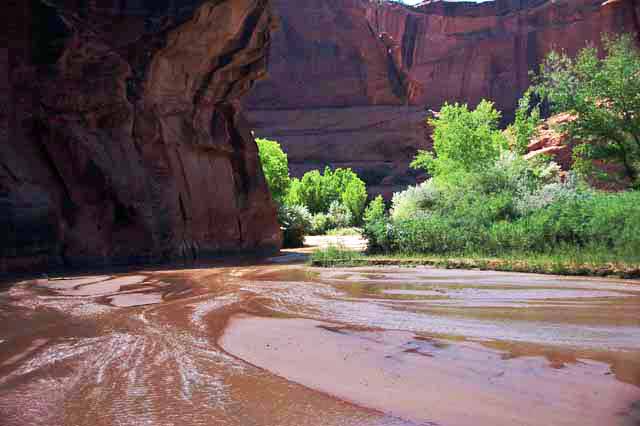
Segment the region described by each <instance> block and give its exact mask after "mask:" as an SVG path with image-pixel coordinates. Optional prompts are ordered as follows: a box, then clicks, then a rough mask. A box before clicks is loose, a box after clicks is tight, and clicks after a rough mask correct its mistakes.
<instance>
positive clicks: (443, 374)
mask: <svg viewBox="0 0 640 426" xmlns="http://www.w3.org/2000/svg"><path fill="white" fill-rule="evenodd" d="M0 424H2V425H7V426H12V425H74V426H75V425H92V426H96V425H285V426H286V425H329V426H331V425H336V426H338V425H340V426H351V425H353V426H356V425H357V426H361V425H362V426H365V425H367V426H368V425H372V426H377V425H380V426H383V425H386V426H390V425H433V424H437V425H454V426H455V425H463V426H464V425H502V424H504V425H507V424H519V425H526V424H532V425H533V424H537V425H539V424H554V425H589V424H593V425H605V426H606V425H622V426H627V425H633V426H637V425H639V424H640V283H637V282H635V283H634V282H629V281H615V280H590V279H562V278H557V277H544V276H536V275H516V274H504V273H492V272H478V271H442V270H437V269H428V268H415V269H400V268H397V269H395V268H387V269H351V270H312V269H307V268H305V267H303V266H296V265H276V264H268V265H259V266H243V267H232V266H219V267H209V268H200V269H193V270H180V271H153V272H149V271H142V272H138V273H129V274H119V275H101V276H97V275H96V276H80V277H74V276H69V277H64V279H38V280H28V281H22V282H16V283H12V284H11V285H8V286H6V287H5V288H4V290H3V291H2V292H0Z"/></svg>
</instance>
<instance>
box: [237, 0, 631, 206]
mask: <svg viewBox="0 0 640 426" xmlns="http://www.w3.org/2000/svg"><path fill="white" fill-rule="evenodd" d="M273 4H274V8H275V11H276V13H277V15H278V16H279V19H280V25H279V27H280V29H279V30H278V31H277V32H276V33H275V34H274V40H273V44H272V48H271V53H272V61H271V64H270V69H269V78H268V79H267V80H265V81H263V82H260V83H259V84H258V85H257V87H256V90H254V91H253V92H252V94H251V95H250V96H249V98H248V100H247V106H248V109H249V110H250V111H249V119H250V121H251V123H252V126H253V128H254V129H255V131H256V135H257V136H260V137H270V138H274V139H277V140H279V141H280V142H281V143H282V144H283V146H284V148H285V150H286V151H287V152H288V153H289V161H290V164H291V167H292V171H293V173H294V174H295V175H300V174H302V173H303V172H304V171H306V170H309V169H313V168H317V167H323V166H324V165H326V164H329V165H332V166H335V167H345V166H346V167H352V168H354V169H355V170H356V171H358V172H359V173H360V174H361V175H362V176H363V177H364V178H365V179H366V180H367V181H368V183H369V184H370V185H373V188H372V189H373V191H374V192H379V193H384V194H386V195H389V194H390V193H391V192H392V191H394V190H397V189H398V188H401V187H402V186H403V185H406V184H408V183H412V182H414V181H415V173H414V172H413V171H411V170H409V169H408V163H409V162H410V160H411V158H412V157H413V156H414V155H415V152H416V151H417V150H418V149H424V148H427V147H428V144H429V141H428V136H427V129H426V128H425V126H424V119H425V117H426V115H427V113H426V110H429V109H435V110H437V109H438V108H440V106H441V105H442V104H443V103H444V102H445V101H449V102H455V101H459V102H467V103H469V104H471V105H474V104H476V103H478V102H479V101H480V100H481V99H482V98H487V99H491V100H493V101H494V102H495V103H496V105H497V107H498V108H499V109H500V110H502V111H503V112H504V116H505V120H509V119H510V118H511V117H512V115H513V111H514V109H515V106H516V104H517V99H518V98H519V97H520V95H521V94H522V92H523V91H524V90H525V89H526V88H527V87H528V86H529V71H530V70H537V69H538V66H539V64H540V61H541V60H543V58H544V57H545V55H546V54H547V53H548V52H549V51H551V50H552V49H554V48H556V49H565V50H566V51H567V52H568V53H570V54H573V53H575V52H576V51H578V50H579V49H580V48H582V47H584V46H585V44H586V43H587V42H590V41H596V42H597V41H599V39H600V36H601V34H602V33H605V32H610V33H620V32H632V33H636V34H638V20H637V16H638V14H640V5H639V4H638V2H637V1H635V0H609V1H605V0H556V1H550V0H498V1H494V2H487V3H480V4H475V3H448V2H440V1H432V2H425V3H424V4H423V5H421V6H419V7H407V6H403V5H400V4H397V3H389V2H379V1H368V0H295V1H294V0H274V1H273Z"/></svg>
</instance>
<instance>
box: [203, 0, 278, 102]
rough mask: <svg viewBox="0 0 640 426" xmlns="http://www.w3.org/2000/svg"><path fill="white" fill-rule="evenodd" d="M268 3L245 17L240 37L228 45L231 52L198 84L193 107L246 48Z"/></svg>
mask: <svg viewBox="0 0 640 426" xmlns="http://www.w3.org/2000/svg"><path fill="white" fill-rule="evenodd" d="M268 3H269V1H268V0H261V1H259V2H258V4H257V5H256V7H255V10H254V11H253V12H251V13H250V14H249V15H248V16H247V18H246V19H245V23H244V26H243V29H242V31H241V34H240V37H239V38H238V39H235V40H232V41H231V43H230V44H231V46H233V47H232V48H231V50H230V51H229V52H227V53H226V54H224V55H221V56H220V58H219V59H218V60H217V61H216V64H215V65H214V67H213V69H212V70H211V71H209V72H208V73H207V74H206V75H205V76H204V78H203V79H202V82H201V83H200V86H199V87H198V89H197V90H196V92H195V95H194V97H193V104H194V105H199V104H200V103H201V101H202V99H203V98H204V97H205V95H206V93H207V90H208V89H209V86H210V85H211V82H212V81H213V77H214V76H215V75H216V73H217V72H218V71H220V70H221V69H223V68H224V67H226V66H227V65H229V64H230V63H231V62H232V61H233V58H234V57H235V56H236V55H237V54H238V53H240V52H242V51H243V50H245V49H246V48H247V45H248V44H249V41H250V40H251V37H252V36H253V34H254V33H255V30H256V28H258V24H259V22H260V19H261V18H262V16H263V15H264V14H265V13H266V10H267V7H268ZM228 93H229V90H227V94H228Z"/></svg>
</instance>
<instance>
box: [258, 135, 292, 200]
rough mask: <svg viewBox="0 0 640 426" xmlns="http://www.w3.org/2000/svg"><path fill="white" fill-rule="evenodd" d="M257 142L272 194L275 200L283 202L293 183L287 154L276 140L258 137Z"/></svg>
mask: <svg viewBox="0 0 640 426" xmlns="http://www.w3.org/2000/svg"><path fill="white" fill-rule="evenodd" d="M256 143H257V144H258V152H259V154H260V162H261V163H262V170H263V172H264V176H265V178H266V179H267V185H268V186H269V189H270V190H271V195H272V196H273V199H274V200H276V201H277V202H279V203H281V202H282V200H283V199H284V197H285V195H286V194H287V191H288V190H289V186H290V185H291V179H290V178H289V160H288V159H287V154H285V153H284V151H282V148H281V147H280V144H279V143H278V142H276V141H271V140H268V139H256Z"/></svg>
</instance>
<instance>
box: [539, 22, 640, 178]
mask: <svg viewBox="0 0 640 426" xmlns="http://www.w3.org/2000/svg"><path fill="white" fill-rule="evenodd" d="M603 45H604V53H605V56H604V58H603V59H599V57H598V50H597V49H596V48H595V47H593V46H588V47H586V48H584V49H582V50H581V51H580V53H579V54H578V55H577V57H576V58H575V59H572V58H570V57H569V56H567V55H566V54H565V53H560V52H556V51H554V52H551V53H550V54H549V55H548V56H547V58H546V61H545V62H544V63H543V64H542V66H541V68H540V74H539V76H538V77H537V78H536V85H535V91H536V93H538V94H539V95H540V96H541V97H542V98H544V99H546V100H547V101H548V102H549V103H550V104H551V106H552V108H553V110H554V111H562V112H564V111H567V112H570V113H573V114H574V115H575V120H573V121H570V122H569V123H566V124H564V125H563V126H562V127H561V130H562V131H565V132H568V134H570V135H571V136H572V137H574V138H576V139H580V140H583V141H586V142H587V143H586V144H584V145H582V146H580V147H579V148H578V149H576V150H575V151H574V153H575V160H576V165H575V168H576V169H577V170H578V171H581V172H583V173H588V174H594V170H595V169H594V168H593V160H604V161H608V162H612V163H617V164H620V165H621V166H622V168H623V170H624V173H623V177H626V178H630V179H631V180H632V181H633V182H635V183H636V184H637V183H638V174H639V172H640V96H638V94H639V93H640V50H639V49H638V48H637V47H636V46H635V44H634V40H633V38H632V37H631V36H630V35H622V36H613V37H612V36H605V37H604V38H603ZM596 176H597V175H596ZM597 177H599V176H597Z"/></svg>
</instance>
